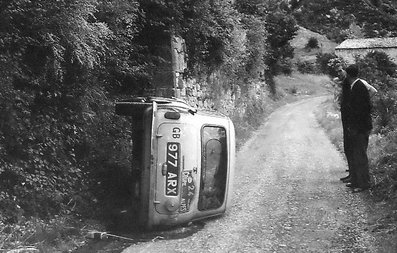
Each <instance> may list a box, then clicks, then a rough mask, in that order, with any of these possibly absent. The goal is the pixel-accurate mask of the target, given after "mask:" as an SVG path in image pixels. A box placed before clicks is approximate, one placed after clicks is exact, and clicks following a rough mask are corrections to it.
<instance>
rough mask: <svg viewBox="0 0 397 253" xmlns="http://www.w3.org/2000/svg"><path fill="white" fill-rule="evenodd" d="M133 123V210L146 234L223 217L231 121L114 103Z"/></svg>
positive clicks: (177, 104)
mask: <svg viewBox="0 0 397 253" xmlns="http://www.w3.org/2000/svg"><path fill="white" fill-rule="evenodd" d="M116 113H117V114H118V115H123V116H128V117H131V118H132V121H131V122H132V133H133V134H132V135H133V136H132V140H133V143H134V145H133V155H134V160H136V161H137V162H136V163H135V164H134V165H133V168H132V170H133V172H134V173H133V174H134V178H133V182H131V185H132V187H133V192H134V200H133V201H134V203H133V204H134V205H135V206H136V207H137V208H136V210H137V213H136V215H135V216H136V219H137V221H138V223H139V225H140V226H141V227H143V228H145V229H153V228H155V227H164V226H165V227H168V226H174V225H178V224H184V223H188V222H190V221H195V220H200V219H204V218H208V217H212V216H217V215H222V214H223V213H225V211H226V210H227V209H228V207H230V204H231V193H232V184H233V174H234V163H235V132H234V126H233V123H232V121H231V120H230V119H229V118H228V117H226V116H225V115H222V114H220V113H217V112H214V111H205V110H203V111H200V110H197V109H195V108H192V107H190V106H189V105H187V104H186V103H185V102H183V101H182V100H178V99H171V98H158V97H157V98H156V97H153V98H143V97H136V98H133V99H130V100H124V101H119V102H116Z"/></svg>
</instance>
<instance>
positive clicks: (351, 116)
mask: <svg viewBox="0 0 397 253" xmlns="http://www.w3.org/2000/svg"><path fill="white" fill-rule="evenodd" d="M346 102H347V101H346ZM346 120H347V125H348V128H349V129H351V130H353V131H358V132H368V131H370V130H371V129H372V120H371V100H370V97H369V92H368V89H367V87H366V86H365V85H364V83H363V82H361V81H360V80H357V81H356V82H355V83H354V85H353V88H352V89H351V90H350V94H349V96H348V102H347V119H346Z"/></svg>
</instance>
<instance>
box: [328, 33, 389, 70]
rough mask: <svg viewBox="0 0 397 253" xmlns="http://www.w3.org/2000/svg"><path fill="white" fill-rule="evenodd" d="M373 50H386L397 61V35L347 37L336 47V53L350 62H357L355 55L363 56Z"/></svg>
mask: <svg viewBox="0 0 397 253" xmlns="http://www.w3.org/2000/svg"><path fill="white" fill-rule="evenodd" d="M372 51H381V52H385V53H386V54H387V55H389V57H390V59H391V60H392V61H393V62H395V63H397V37H392V38H368V39H347V40H345V41H343V42H342V43H341V44H340V45H338V46H337V47H336V48H335V54H336V55H337V56H339V57H341V58H343V59H345V60H346V61H347V63H349V64H352V63H354V62H355V57H357V56H360V57H363V56H365V55H366V54H367V53H369V52H372Z"/></svg>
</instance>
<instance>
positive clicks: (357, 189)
mask: <svg viewBox="0 0 397 253" xmlns="http://www.w3.org/2000/svg"><path fill="white" fill-rule="evenodd" d="M365 190H368V188H360V187H357V188H353V190H352V192H353V193H357V192H363V191H365Z"/></svg>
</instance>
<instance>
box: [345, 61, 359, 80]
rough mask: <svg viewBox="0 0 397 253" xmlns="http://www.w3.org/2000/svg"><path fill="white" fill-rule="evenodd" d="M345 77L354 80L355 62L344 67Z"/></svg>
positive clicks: (356, 69) (356, 68)
mask: <svg viewBox="0 0 397 253" xmlns="http://www.w3.org/2000/svg"><path fill="white" fill-rule="evenodd" d="M346 74H347V78H349V79H351V80H355V79H356V78H357V77H358V67H357V65H355V64H352V65H350V66H349V67H347V68H346Z"/></svg>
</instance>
